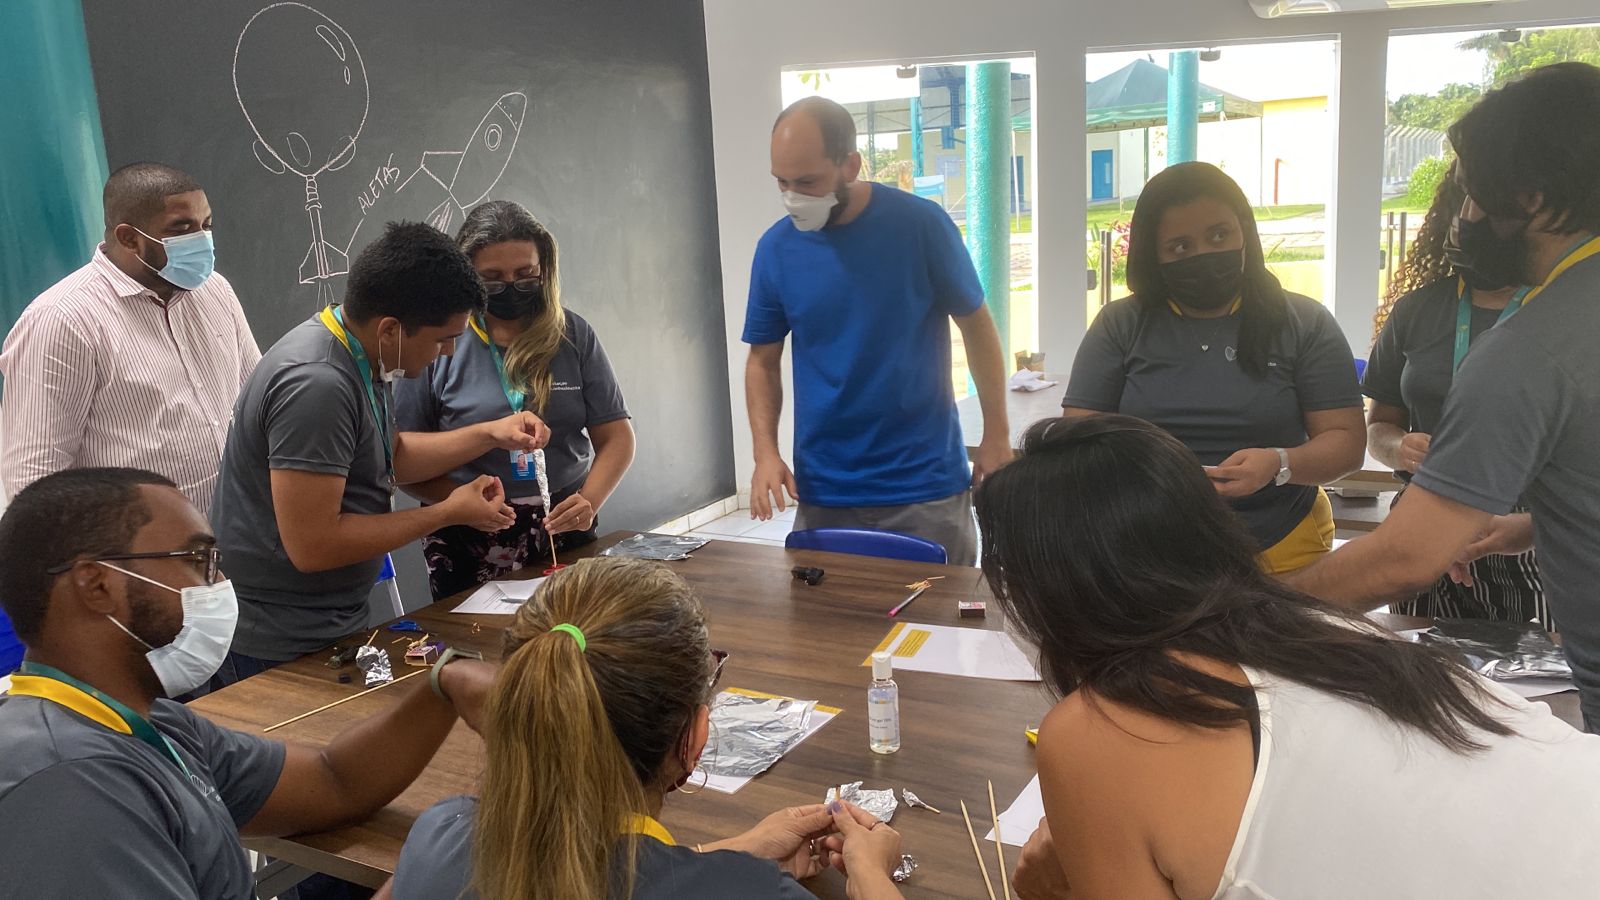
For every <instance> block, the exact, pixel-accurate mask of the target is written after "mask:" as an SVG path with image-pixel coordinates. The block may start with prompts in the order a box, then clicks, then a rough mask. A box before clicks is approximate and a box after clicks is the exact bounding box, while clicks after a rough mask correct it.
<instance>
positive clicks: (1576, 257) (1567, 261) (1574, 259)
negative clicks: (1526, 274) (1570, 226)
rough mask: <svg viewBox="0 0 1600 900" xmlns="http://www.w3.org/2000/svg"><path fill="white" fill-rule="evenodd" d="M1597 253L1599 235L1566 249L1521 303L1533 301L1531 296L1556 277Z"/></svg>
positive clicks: (1599, 246) (1599, 247)
mask: <svg viewBox="0 0 1600 900" xmlns="http://www.w3.org/2000/svg"><path fill="white" fill-rule="evenodd" d="M1597 253H1600V236H1596V237H1591V238H1589V239H1588V240H1585V241H1582V242H1580V243H1578V244H1576V245H1574V246H1573V248H1572V249H1571V250H1568V251H1567V254H1566V255H1565V256H1563V257H1561V261H1560V262H1558V263H1556V267H1555V268H1554V269H1551V270H1550V274H1549V275H1547V276H1545V279H1544V281H1543V282H1542V283H1541V284H1540V285H1539V286H1538V287H1536V288H1534V289H1533V290H1531V291H1529V292H1528V295H1527V296H1526V297H1523V298H1522V305H1523V306H1527V305H1528V304H1529V303H1530V302H1532V301H1533V298H1535V297H1537V296H1539V292H1540V291H1542V290H1544V289H1545V288H1547V287H1549V286H1550V285H1551V284H1552V283H1553V282H1554V281H1555V280H1556V279H1557V278H1560V277H1561V276H1562V275H1564V274H1566V271H1567V270H1568V269H1570V268H1572V267H1573V266H1575V265H1577V264H1578V263H1581V262H1583V261H1584V260H1586V259H1588V258H1589V257H1591V256H1594V255H1595V254H1597Z"/></svg>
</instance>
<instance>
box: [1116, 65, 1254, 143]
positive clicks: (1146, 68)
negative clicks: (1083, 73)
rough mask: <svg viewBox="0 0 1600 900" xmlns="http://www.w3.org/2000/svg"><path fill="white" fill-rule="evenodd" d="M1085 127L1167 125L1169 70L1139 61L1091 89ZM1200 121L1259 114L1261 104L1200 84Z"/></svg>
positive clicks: (1248, 116) (1247, 116) (1242, 117)
mask: <svg viewBox="0 0 1600 900" xmlns="http://www.w3.org/2000/svg"><path fill="white" fill-rule="evenodd" d="M1086 99H1087V112H1086V114H1085V116H1084V125H1085V130H1086V131H1088V132H1089V133H1090V134H1094V133H1097V132H1102V131H1127V130H1129V129H1133V128H1156V127H1160V126H1162V125H1165V124H1167V70H1166V69H1164V68H1162V67H1161V66H1158V65H1156V64H1155V63H1153V62H1150V61H1149V60H1144V59H1140V60H1135V61H1133V62H1131V63H1129V64H1127V65H1125V66H1123V67H1122V68H1120V69H1118V70H1117V71H1115V72H1112V73H1111V74H1110V75H1107V76H1105V77H1104V78H1101V79H1100V80H1099V81H1093V82H1090V83H1089V85H1088V88H1087V96H1086ZM1199 101H1200V102H1199V107H1200V121H1202V122H1220V121H1224V120H1227V119H1244V118H1252V117H1259V116H1260V115H1261V104H1260V103H1257V102H1255V101H1254V100H1246V99H1244V98H1243V97H1236V96H1234V95H1233V94H1230V93H1228V92H1226V91H1221V90H1218V89H1216V88H1214V87H1211V86H1209V85H1205V84H1202V85H1200V97H1199Z"/></svg>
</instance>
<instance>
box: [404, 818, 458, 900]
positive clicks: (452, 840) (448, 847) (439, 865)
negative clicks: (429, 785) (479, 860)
mask: <svg viewBox="0 0 1600 900" xmlns="http://www.w3.org/2000/svg"><path fill="white" fill-rule="evenodd" d="M476 809H477V801H475V800H473V799H471V798H470V797H451V798H449V799H448V800H441V801H439V802H438V803H435V804H434V805H433V806H430V807H428V808H427V809H425V810H423V811H422V815H420V816H417V820H416V821H415V822H413V823H412V825H411V833H410V834H408V835H406V842H405V844H404V845H403V846H401V848H400V859H399V860H398V861H397V862H396V863H395V868H394V883H393V890H394V900H434V898H438V897H459V896H462V893H461V892H462V890H463V889H465V888H466V887H467V885H468V884H469V883H470V882H471V880H472V821H473V816H474V813H475V811H476ZM467 896H469V897H472V896H476V895H475V894H469V895H467Z"/></svg>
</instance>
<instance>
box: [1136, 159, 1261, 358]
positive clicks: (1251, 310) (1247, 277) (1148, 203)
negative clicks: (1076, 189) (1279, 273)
mask: <svg viewBox="0 0 1600 900" xmlns="http://www.w3.org/2000/svg"><path fill="white" fill-rule="evenodd" d="M1202 197H1207V198H1210V199H1212V200H1216V201H1217V202H1219V203H1221V204H1223V205H1224V206H1226V207H1228V209H1230V210H1232V211H1233V214H1234V215H1235V216H1237V217H1238V218H1239V230H1240V231H1241V232H1242V233H1243V236H1244V288H1243V291H1242V293H1241V296H1240V304H1239V318H1240V321H1239V346H1238V357H1239V365H1240V366H1243V367H1244V370H1245V371H1246V372H1249V373H1250V374H1251V375H1254V376H1256V377H1260V376H1262V375H1264V374H1266V371H1267V361H1268V359H1267V357H1268V355H1269V351H1270V350H1271V348H1272V340H1273V338H1275V337H1277V335H1278V332H1279V331H1281V330H1282V329H1283V326H1284V325H1285V324H1286V323H1287V322H1288V320H1289V302H1288V300H1287V299H1286V298H1285V297H1284V293H1283V285H1281V284H1279V283H1278V279H1277V277H1276V276H1275V275H1273V274H1272V273H1271V272H1269V271H1267V258H1266V255H1265V254H1264V253H1262V251H1261V235H1260V233H1259V232H1257V231H1256V216H1255V212H1254V211H1253V210H1251V208H1250V201H1249V200H1247V199H1245V196H1244V191H1241V190H1239V185H1237V184H1235V183H1234V180H1233V179H1232V178H1229V177H1228V175H1227V173H1225V172H1223V171H1222V170H1221V169H1219V168H1217V167H1216V166H1213V165H1211V164H1210V163H1203V162H1190V163H1180V164H1179V165H1176V166H1171V167H1169V168H1166V169H1163V170H1162V171H1161V172H1160V173H1159V174H1157V175H1156V177H1154V178H1152V179H1150V182H1149V183H1148V184H1146V185H1145V186H1144V190H1143V191H1142V192H1141V193H1140V194H1139V202H1138V203H1137V204H1135V205H1134V207H1133V222H1132V223H1131V224H1130V225H1129V228H1128V288H1129V289H1130V290H1131V291H1133V298H1134V302H1135V303H1137V304H1139V307H1140V309H1142V310H1144V312H1145V314H1146V315H1149V314H1150V313H1152V312H1154V311H1157V310H1159V309H1161V308H1162V307H1163V306H1165V305H1166V303H1167V300H1168V298H1169V292H1168V290H1167V283H1166V281H1165V280H1164V279H1163V278H1162V277H1161V262H1160V255H1159V254H1158V252H1157V250H1156V245H1157V240H1156V237H1157V234H1158V232H1159V231H1160V229H1161V217H1162V216H1164V215H1166V213H1167V210H1169V209H1171V208H1173V207H1174V206H1183V205H1185V204H1188V203H1193V202H1194V201H1196V200H1198V199H1200V198H1202Z"/></svg>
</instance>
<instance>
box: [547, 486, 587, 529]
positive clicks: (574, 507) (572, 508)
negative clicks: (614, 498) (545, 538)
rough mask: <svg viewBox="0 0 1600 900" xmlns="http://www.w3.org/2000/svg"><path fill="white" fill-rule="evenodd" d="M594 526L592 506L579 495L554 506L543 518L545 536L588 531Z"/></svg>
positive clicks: (574, 495)
mask: <svg viewBox="0 0 1600 900" xmlns="http://www.w3.org/2000/svg"><path fill="white" fill-rule="evenodd" d="M593 526H594V506H593V505H592V504H590V503H589V501H588V499H587V498H585V497H584V496H583V494H581V493H575V494H573V495H572V496H570V497H568V498H567V499H565V500H563V501H561V502H560V503H557V504H556V508H555V509H552V510H550V512H549V514H548V515H546V516H545V517H544V530H545V533H546V534H552V535H554V534H563V533H565V532H568V531H588V530H589V529H590V528H591V527H593Z"/></svg>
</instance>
